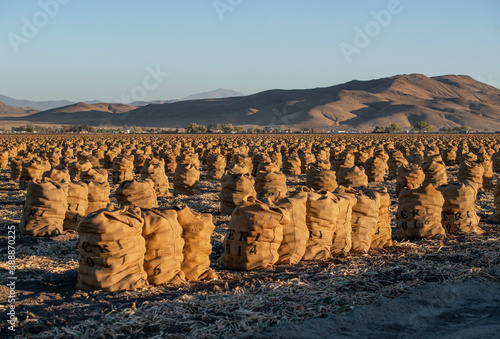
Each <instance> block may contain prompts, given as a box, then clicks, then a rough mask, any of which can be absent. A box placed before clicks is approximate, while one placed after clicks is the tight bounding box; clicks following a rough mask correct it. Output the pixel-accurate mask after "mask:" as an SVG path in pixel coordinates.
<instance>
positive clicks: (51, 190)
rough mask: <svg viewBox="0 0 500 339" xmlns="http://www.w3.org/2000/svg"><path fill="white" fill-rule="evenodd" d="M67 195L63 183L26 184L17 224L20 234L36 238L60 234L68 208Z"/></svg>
mask: <svg viewBox="0 0 500 339" xmlns="http://www.w3.org/2000/svg"><path fill="white" fill-rule="evenodd" d="M67 195H68V184H67V183H65V182H56V181H51V180H50V179H43V181H40V180H38V179H36V180H35V181H32V182H30V183H28V189H27V191H26V201H25V203H24V207H23V213H22V216H21V221H20V223H19V228H20V230H21V234H24V235H32V236H37V237H46V236H53V235H59V234H62V232H63V223H64V217H65V215H66V210H67V208H68V202H67V198H66V197H67Z"/></svg>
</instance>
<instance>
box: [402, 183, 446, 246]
mask: <svg viewBox="0 0 500 339" xmlns="http://www.w3.org/2000/svg"><path fill="white" fill-rule="evenodd" d="M443 204H444V198H443V195H442V194H441V193H440V192H439V191H438V190H436V188H434V186H433V185H432V184H428V185H426V186H420V187H418V188H416V189H403V190H402V191H401V193H400V194H399V197H398V211H397V214H396V222H397V231H396V238H397V239H398V240H414V239H422V238H443V237H444V236H445V230H444V228H443V226H442V223H441V213H442V210H443Z"/></svg>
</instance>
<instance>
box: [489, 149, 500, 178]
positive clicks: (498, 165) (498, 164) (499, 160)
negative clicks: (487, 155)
mask: <svg viewBox="0 0 500 339" xmlns="http://www.w3.org/2000/svg"><path fill="white" fill-rule="evenodd" d="M491 161H492V167H493V172H495V173H500V152H495V153H494V154H493V156H492V157H491Z"/></svg>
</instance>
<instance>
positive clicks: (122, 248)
mask: <svg viewBox="0 0 500 339" xmlns="http://www.w3.org/2000/svg"><path fill="white" fill-rule="evenodd" d="M143 226H144V219H143V218H142V217H141V210H140V209H139V208H138V207H133V208H132V207H127V208H124V209H117V208H115V207H114V206H112V205H109V206H108V207H107V208H106V209H103V210H100V211H98V212H95V213H90V214H89V215H87V216H86V217H85V218H83V219H82V220H81V221H80V223H79V224H78V227H77V231H78V235H79V240H78V252H79V254H80V257H79V267H78V283H77V288H80V289H83V290H104V291H109V292H112V291H118V290H135V289H139V288H143V287H146V286H147V285H148V281H147V274H146V271H145V270H144V254H145V252H146V247H145V241H144V238H143V237H142V236H141V234H142V231H143Z"/></svg>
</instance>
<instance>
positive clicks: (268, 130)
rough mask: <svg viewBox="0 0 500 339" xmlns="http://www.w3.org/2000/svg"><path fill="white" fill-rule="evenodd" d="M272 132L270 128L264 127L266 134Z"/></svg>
mask: <svg viewBox="0 0 500 339" xmlns="http://www.w3.org/2000/svg"><path fill="white" fill-rule="evenodd" d="M271 131H272V128H271V127H269V126H266V127H264V132H265V133H270V132H271Z"/></svg>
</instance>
